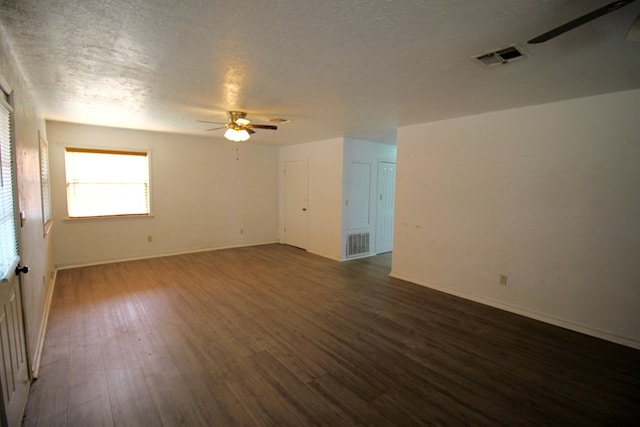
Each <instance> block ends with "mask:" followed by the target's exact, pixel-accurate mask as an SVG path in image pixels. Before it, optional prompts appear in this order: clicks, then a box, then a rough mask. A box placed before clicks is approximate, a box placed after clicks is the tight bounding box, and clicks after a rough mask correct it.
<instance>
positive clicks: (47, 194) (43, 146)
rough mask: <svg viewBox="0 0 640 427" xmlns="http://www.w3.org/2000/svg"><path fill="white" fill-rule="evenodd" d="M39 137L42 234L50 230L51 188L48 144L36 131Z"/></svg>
mask: <svg viewBox="0 0 640 427" xmlns="http://www.w3.org/2000/svg"><path fill="white" fill-rule="evenodd" d="M38 136H39V139H40V194H41V196H42V224H43V228H44V235H45V236H46V235H47V233H49V230H51V225H52V224H53V221H52V220H51V190H50V184H49V146H48V144H47V141H45V139H44V138H42V135H40V133H38Z"/></svg>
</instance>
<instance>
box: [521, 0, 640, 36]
mask: <svg viewBox="0 0 640 427" xmlns="http://www.w3.org/2000/svg"><path fill="white" fill-rule="evenodd" d="M634 1H635V0H619V1H614V2H613V3H609V4H607V5H606V6H603V7H601V8H599V9H596V10H594V11H592V12H589V13H587V14H585V15H582V16H580V17H579V18H576V19H574V20H572V21H569V22H567V23H565V24H562V25H560V26H559V27H556V28H554V29H552V30H549V31H547V32H546V33H543V34H540V35H539V36H537V37H534V38H532V39H531V40H529V41H528V42H527V43H529V44H536V43H544V42H546V41H548V40H551V39H553V38H555V37H558V36H559V35H561V34H564V33H566V32H567V31H570V30H573V29H574V28H577V27H579V26H581V25H584V24H586V23H587V22H590V21H593V20H594V19H596V18H599V17H601V16H603V15H606V14H608V13H611V12H614V11H616V10H618V9H620V8H622V7H624V6H626V5H628V4H630V3H633V2H634ZM626 39H627V40H634V41H638V40H640V16H639V17H638V18H636V20H635V21H634V22H633V24H631V28H629V32H628V33H627V37H626Z"/></svg>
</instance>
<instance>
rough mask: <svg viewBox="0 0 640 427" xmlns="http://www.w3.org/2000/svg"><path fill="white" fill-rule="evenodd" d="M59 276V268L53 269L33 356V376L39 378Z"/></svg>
mask: <svg viewBox="0 0 640 427" xmlns="http://www.w3.org/2000/svg"><path fill="white" fill-rule="evenodd" d="M57 277H58V270H54V271H53V277H52V278H51V280H50V281H49V290H48V291H47V299H46V300H45V304H44V316H43V317H42V323H41V324H40V331H39V332H38V342H37V343H36V349H35V354H34V358H33V366H32V367H31V378H33V379H36V378H38V374H39V373H40V361H41V359H42V351H43V350H44V340H45V338H46V336H47V325H48V324H49V312H50V311H51V301H53V290H54V288H55V286H56V278H57Z"/></svg>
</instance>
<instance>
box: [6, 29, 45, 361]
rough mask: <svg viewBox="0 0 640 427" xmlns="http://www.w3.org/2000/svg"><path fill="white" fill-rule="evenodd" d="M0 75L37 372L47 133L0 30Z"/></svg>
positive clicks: (42, 309) (28, 330)
mask: <svg viewBox="0 0 640 427" xmlns="http://www.w3.org/2000/svg"><path fill="white" fill-rule="evenodd" d="M0 75H2V77H3V78H4V80H6V82H7V83H8V84H9V85H10V86H11V88H12V89H13V100H14V111H13V119H14V126H15V129H14V138H15V142H16V160H17V181H18V195H19V208H20V210H21V211H23V212H24V214H25V216H26V221H25V222H24V225H23V226H22V227H21V228H20V252H21V257H22V263H23V264H26V265H28V266H29V268H30V271H29V274H23V275H22V276H21V283H22V298H23V306H24V314H25V328H26V335H27V348H28V351H29V358H30V366H31V369H32V370H36V369H37V367H38V360H39V354H40V351H41V348H42V342H43V339H44V333H45V328H46V312H47V310H48V304H49V301H50V296H51V292H52V291H53V275H54V267H53V254H52V241H51V236H50V235H44V232H43V223H42V200H41V194H40V163H39V142H38V141H39V139H38V132H41V133H42V136H43V137H44V138H45V139H46V129H45V122H44V118H43V117H42V114H41V113H40V111H39V106H38V104H37V102H36V100H35V99H33V98H32V96H31V89H30V87H29V83H28V79H27V77H26V76H24V75H23V74H22V72H21V69H20V65H19V64H18V62H17V61H16V59H15V58H14V56H13V52H12V51H11V48H10V47H9V45H8V44H7V38H6V36H5V34H4V31H2V29H1V27H0Z"/></svg>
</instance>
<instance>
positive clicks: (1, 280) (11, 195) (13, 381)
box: [0, 82, 29, 426]
mask: <svg viewBox="0 0 640 427" xmlns="http://www.w3.org/2000/svg"><path fill="white" fill-rule="evenodd" d="M0 83H1V82H0ZM0 86H2V91H1V92H2V94H3V95H5V87H4V85H1V84H0ZM10 114H11V107H10V105H9V104H8V102H7V97H6V96H3V97H2V99H0V118H1V119H0V165H1V174H0V394H1V395H2V405H1V406H0V417H1V419H0V425H8V426H19V425H20V424H21V423H22V413H23V410H24V404H25V402H26V400H27V394H28V392H29V373H28V367H27V354H26V345H25V338H24V323H23V322H24V320H23V317H22V300H21V294H20V280H19V279H18V277H17V273H16V267H17V266H18V262H19V261H20V258H19V257H18V234H17V233H18V229H17V226H16V224H18V223H19V222H18V218H17V215H16V213H17V212H16V209H15V206H16V191H17V189H16V186H15V179H14V177H15V168H14V161H13V159H14V157H13V142H12V141H11V138H10V135H11V132H10V125H11V117H10Z"/></svg>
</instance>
